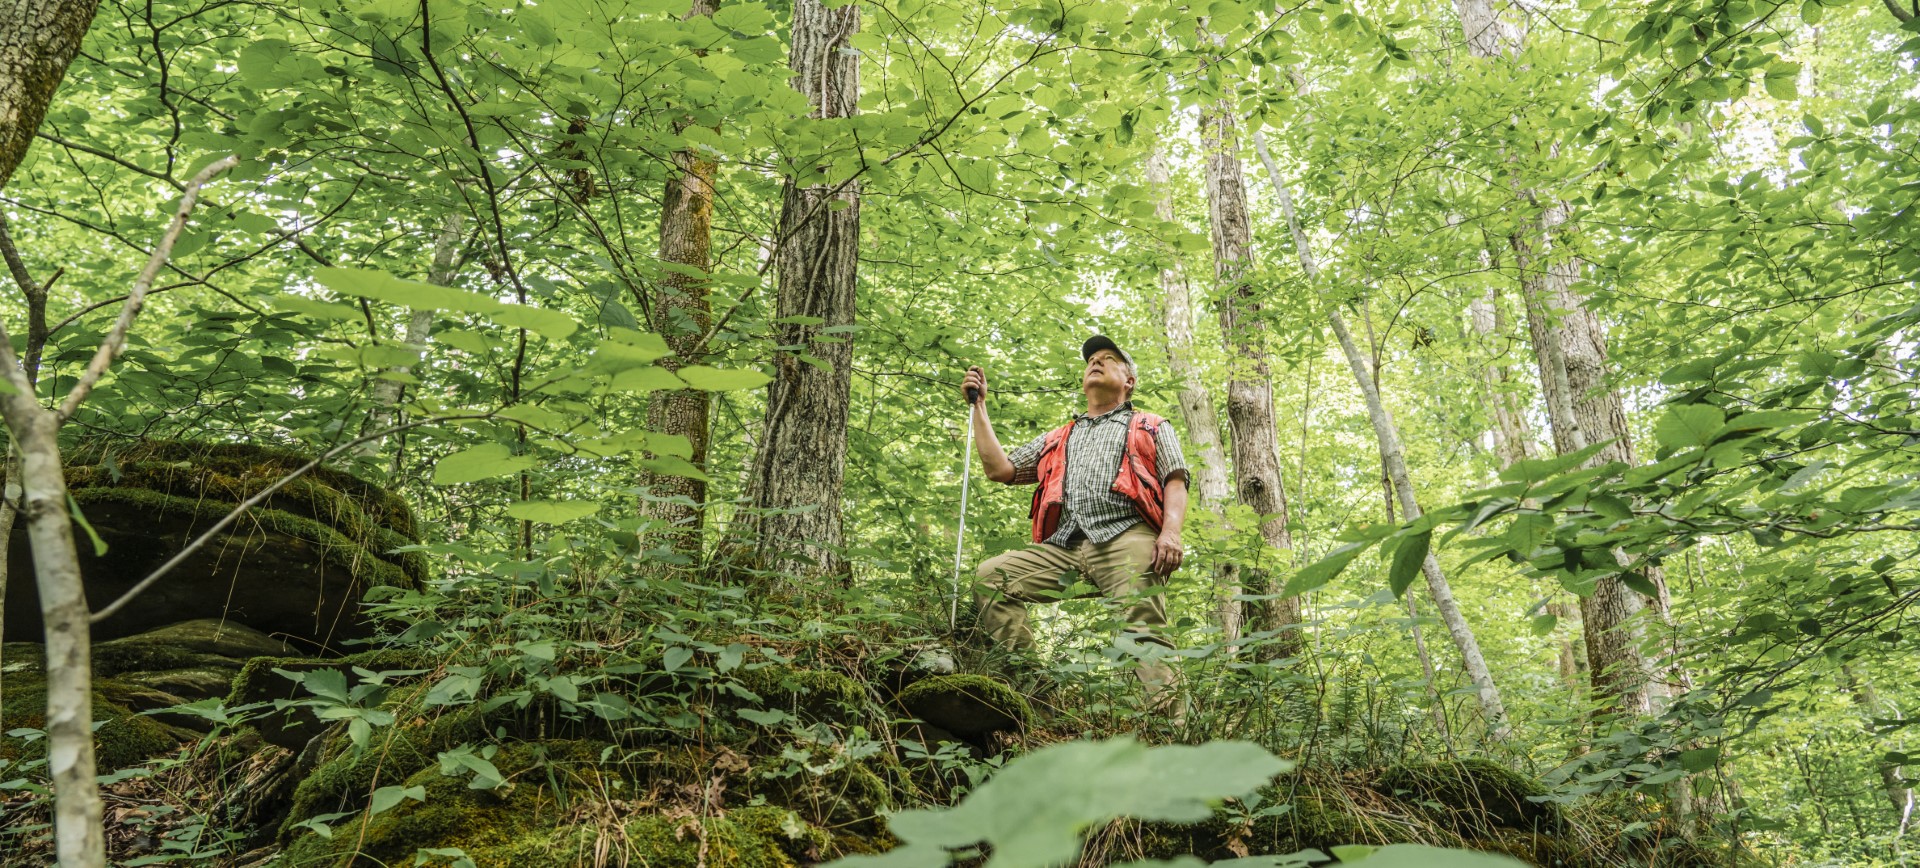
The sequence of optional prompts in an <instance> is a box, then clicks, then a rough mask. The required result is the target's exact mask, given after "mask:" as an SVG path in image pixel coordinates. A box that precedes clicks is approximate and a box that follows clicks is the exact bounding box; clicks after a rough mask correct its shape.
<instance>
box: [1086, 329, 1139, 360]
mask: <svg viewBox="0 0 1920 868" xmlns="http://www.w3.org/2000/svg"><path fill="white" fill-rule="evenodd" d="M1101 350H1112V351H1114V352H1115V353H1117V354H1119V356H1120V358H1121V359H1124V360H1125V361H1126V363H1127V364H1129V365H1131V364H1133V357H1132V356H1129V355H1127V351H1126V350H1123V349H1121V348H1120V345H1119V344H1116V343H1114V342H1113V338H1110V337H1107V336H1106V335H1094V336H1093V337H1090V338H1087V342H1086V343H1084V344H1081V345H1080V360H1081V361H1086V360H1087V359H1091V358H1093V354H1094V353H1097V352H1100V351H1101Z"/></svg>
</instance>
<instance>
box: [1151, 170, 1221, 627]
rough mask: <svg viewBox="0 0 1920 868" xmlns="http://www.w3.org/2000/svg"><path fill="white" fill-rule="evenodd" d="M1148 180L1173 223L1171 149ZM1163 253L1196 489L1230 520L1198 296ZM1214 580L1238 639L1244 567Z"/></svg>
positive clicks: (1165, 305) (1173, 359) (1169, 347)
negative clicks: (1196, 315)
mask: <svg viewBox="0 0 1920 868" xmlns="http://www.w3.org/2000/svg"><path fill="white" fill-rule="evenodd" d="M1147 184H1148V186H1150V187H1152V188H1153V189H1154V191H1155V193H1154V214H1155V215H1156V216H1158V217H1159V218H1160V220H1161V221H1162V222H1164V223H1171V222H1172V221H1173V218H1174V213H1173V189H1172V185H1171V181H1170V180H1169V177H1168V170H1167V158H1166V154H1164V153H1163V152H1161V151H1160V150H1158V149H1156V150H1155V151H1154V152H1153V155H1152V156H1150V157H1148V158H1147ZM1161 255H1162V256H1163V257H1164V263H1163V264H1162V265H1161V266H1160V269H1159V271H1160V295H1159V296H1157V297H1156V298H1155V299H1154V301H1155V305H1154V306H1155V308H1156V309H1157V311H1158V312H1159V314H1160V320H1161V322H1163V323H1165V324H1166V332H1165V338H1164V340H1163V341H1162V348H1163V349H1165V350H1166V353H1167V368H1168V370H1170V371H1172V373H1173V379H1174V381H1175V382H1177V383H1179V384H1180V388H1179V400H1180V415H1181V417H1182V418H1183V419H1184V420H1186V423H1187V426H1186V427H1187V440H1188V443H1189V444H1190V446H1191V448H1192V452H1193V454H1194V455H1195V456H1197V457H1198V458H1199V460H1198V461H1197V462H1194V466H1193V482H1194V490H1195V491H1196V492H1197V493H1198V494H1199V506H1200V508H1201V509H1204V510H1207V511H1208V512H1211V513H1213V514H1214V515H1215V516H1216V517H1218V518H1219V520H1220V521H1222V522H1225V521H1226V512H1225V509H1226V505H1227V502H1228V500H1229V499H1230V498H1231V497H1232V496H1233V489H1232V487H1231V485H1230V484H1229V483H1228V481H1227V457H1226V452H1225V451H1224V449H1223V448H1222V447H1221V445H1220V417H1219V415H1218V414H1216V413H1215V412H1214V409H1213V392H1212V390H1211V389H1209V388H1207V383H1206V380H1205V379H1204V378H1203V377H1202V376H1201V372H1200V368H1199V366H1198V365H1197V364H1195V363H1194V358H1193V356H1194V349H1193V299H1192V297H1191V296H1190V294H1189V293H1188V292H1187V277H1186V274H1185V273H1183V270H1182V269H1181V267H1180V263H1179V260H1178V259H1177V258H1175V254H1174V253H1173V251H1172V250H1170V249H1163V250H1162V251H1161ZM1213 579H1214V589H1215V598H1214V622H1215V623H1217V624H1219V625H1220V631H1221V634H1222V635H1223V636H1225V641H1226V642H1227V643H1228V644H1232V643H1233V642H1234V641H1235V640H1237V639H1239V638H1240V627H1241V619H1242V616H1243V612H1242V607H1241V605H1240V601H1239V599H1237V597H1238V596H1239V594H1240V570H1239V568H1238V566H1236V565H1235V564H1232V563H1229V562H1226V561H1222V562H1221V563H1219V564H1217V565H1216V566H1215V567H1214V573H1213Z"/></svg>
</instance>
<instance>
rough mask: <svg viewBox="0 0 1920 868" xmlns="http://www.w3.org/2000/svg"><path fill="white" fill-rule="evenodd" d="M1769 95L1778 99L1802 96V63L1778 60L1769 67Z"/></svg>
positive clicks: (1767, 86)
mask: <svg viewBox="0 0 1920 868" xmlns="http://www.w3.org/2000/svg"><path fill="white" fill-rule="evenodd" d="M1765 86H1766V89H1767V95H1768V96H1771V97H1773V98H1774V99H1777V100H1782V101H1786V100H1795V99H1799V98H1800V64H1797V63H1787V62H1785V61H1777V62H1775V63H1774V64H1773V65H1772V66H1769V67H1767V77H1766V79H1765Z"/></svg>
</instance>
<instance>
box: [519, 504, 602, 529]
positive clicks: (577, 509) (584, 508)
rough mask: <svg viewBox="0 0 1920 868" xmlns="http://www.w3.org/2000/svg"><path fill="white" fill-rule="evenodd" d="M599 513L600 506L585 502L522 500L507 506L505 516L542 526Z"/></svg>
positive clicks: (563, 522)
mask: <svg viewBox="0 0 1920 868" xmlns="http://www.w3.org/2000/svg"><path fill="white" fill-rule="evenodd" d="M599 511H600V504H598V503H594V502H592V501H585V500H523V501H520V502H519V503H510V504H508V505H507V515H509V516H512V517H514V518H517V519H520V520H521V521H537V522H540V523H542V524H565V523H567V522H570V521H573V520H574V519H577V518H586V517H587V516H590V515H592V514H594V513H596V512H599Z"/></svg>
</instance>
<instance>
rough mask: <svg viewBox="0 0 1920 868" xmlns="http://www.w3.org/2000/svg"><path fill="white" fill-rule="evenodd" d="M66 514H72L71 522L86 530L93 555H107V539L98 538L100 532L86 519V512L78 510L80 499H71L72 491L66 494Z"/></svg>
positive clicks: (99, 556)
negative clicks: (91, 542)
mask: <svg viewBox="0 0 1920 868" xmlns="http://www.w3.org/2000/svg"><path fill="white" fill-rule="evenodd" d="M67 514H68V515H71V516H73V523H74V524H77V525H79V526H80V529H81V530H84V531H86V532H87V539H89V540H92V541H93V556H94V557H96V558H104V557H106V556H107V541H106V540H103V539H101V538H100V532H99V531H97V530H94V529H93V522H90V521H87V514H86V513H84V512H81V511H80V501H77V500H74V499H73V494H72V492H68V494H67Z"/></svg>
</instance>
